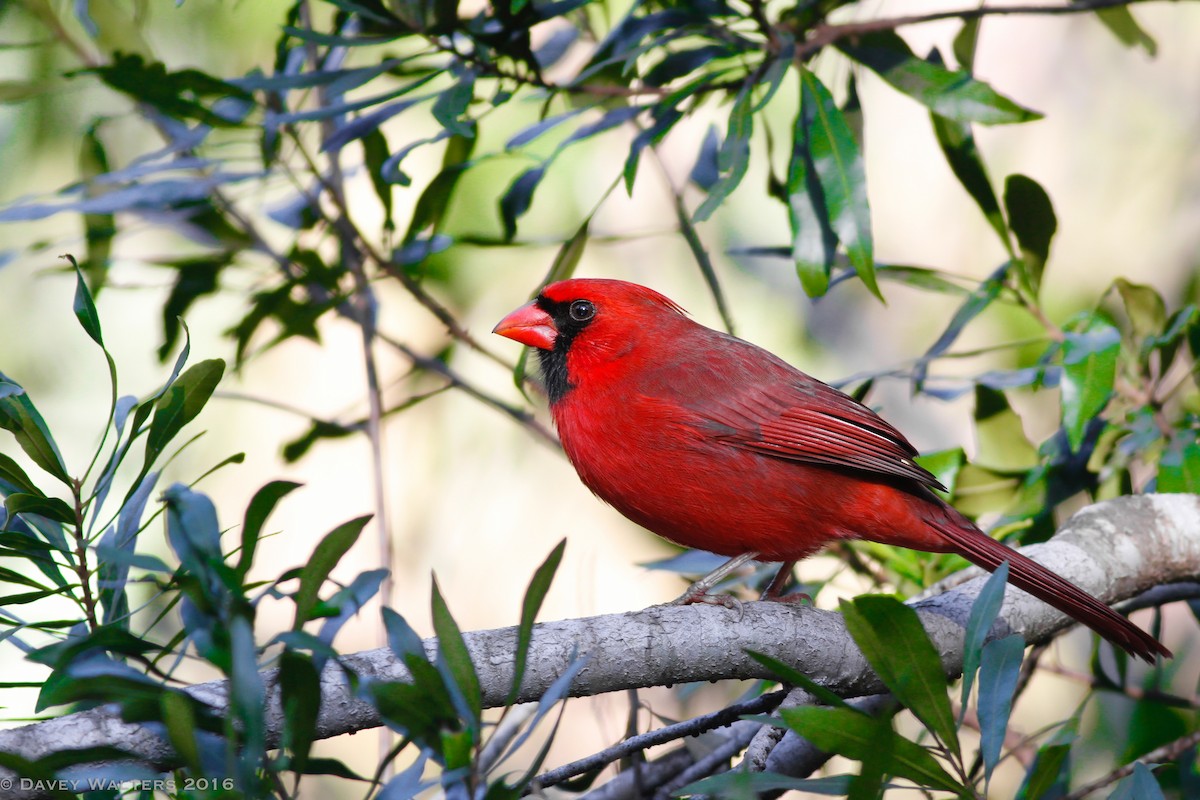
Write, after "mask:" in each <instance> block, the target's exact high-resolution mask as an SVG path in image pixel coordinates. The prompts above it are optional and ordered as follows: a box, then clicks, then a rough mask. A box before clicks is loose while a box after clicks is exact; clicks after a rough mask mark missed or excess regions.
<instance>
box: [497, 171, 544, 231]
mask: <svg viewBox="0 0 1200 800" xmlns="http://www.w3.org/2000/svg"><path fill="white" fill-rule="evenodd" d="M546 167H547V164H540V165H538V166H536V167H530V168H529V169H527V170H525V171H524V172H522V173H521V174H520V175H518V176H517V178H516V180H514V181H513V182H512V183H511V184H509V187H508V190H507V191H505V192H504V196H503V197H501V198H500V219H501V220H502V221H503V223H504V241H506V242H511V241H512V238H513V237H514V236H516V234H517V220H518V219H520V218H521V217H523V216H524V215H525V212H527V211H528V210H529V206H530V204H531V203H533V192H534V190H536V189H537V187H538V184H539V183H541V181H542V178H543V177H544V176H545V174H546Z"/></svg>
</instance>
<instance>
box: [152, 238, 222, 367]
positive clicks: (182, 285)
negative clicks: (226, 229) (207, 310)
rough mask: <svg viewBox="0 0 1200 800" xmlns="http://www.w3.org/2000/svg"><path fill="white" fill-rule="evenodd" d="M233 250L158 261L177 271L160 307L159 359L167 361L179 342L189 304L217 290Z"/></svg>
mask: <svg viewBox="0 0 1200 800" xmlns="http://www.w3.org/2000/svg"><path fill="white" fill-rule="evenodd" d="M235 252H236V251H234V250H232V249H231V250H229V251H226V252H224V253H220V254H218V255H216V256H211V257H209V256H200V257H197V258H180V259H175V260H173V261H164V262H160V263H161V264H162V265H163V266H166V267H169V268H171V269H174V270H175V271H176V276H175V283H174V284H173V285H172V286H171V293H170V294H168V295H167V301H166V302H165V303H164V304H163V308H162V324H163V343H162V345H160V346H159V348H158V358H159V360H160V361H166V360H167V356H169V355H170V354H171V350H173V349H174V347H175V342H176V341H178V340H179V333H180V331H181V330H182V328H183V321H182V318H183V316H184V315H185V314H187V312H188V309H190V308H191V307H192V304H193V303H195V302H196V300H198V299H199V298H201V297H204V296H207V295H211V294H213V293H215V292H216V291H217V287H218V282H219V279H220V275H221V270H223V269H224V268H225V267H228V266H229V265H230V263H231V262H232V261H233V257H234V253H235Z"/></svg>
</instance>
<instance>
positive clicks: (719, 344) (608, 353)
mask: <svg viewBox="0 0 1200 800" xmlns="http://www.w3.org/2000/svg"><path fill="white" fill-rule="evenodd" d="M495 332H496V333H499V334H501V335H503V336H507V337H508V338H510V339H514V340H516V341H518V342H521V343H523V344H526V345H529V346H532V347H535V348H537V352H538V355H539V357H540V359H541V362H542V368H543V374H544V377H545V380H546V389H547V393H548V394H549V397H550V409H551V412H552V414H553V416H554V421H555V424H556V426H557V428H558V432H559V436H560V438H561V439H562V444H563V448H564V449H565V450H566V453H567V456H568V457H569V458H570V460H571V463H572V464H574V465H575V469H576V470H577V471H578V473H579V477H580V478H581V479H582V480H583V482H584V484H586V485H587V486H588V488H590V489H591V490H592V491H593V492H595V493H596V494H597V495H598V496H599V497H600V498H602V499H603V500H605V501H607V502H608V503H610V504H611V505H612V506H613V507H615V508H616V509H617V510H618V511H620V512H621V513H622V514H624V515H625V516H627V517H628V518H629V519H631V520H633V521H634V522H636V523H638V524H639V525H642V526H643V527H645V528H647V529H649V530H651V531H653V532H654V533H656V534H658V535H659V536H662V537H664V538H666V539H670V540H671V541H673V542H677V543H679V544H681V545H685V546H687V547H696V548H699V549H702V550H708V551H711V552H714V553H719V554H722V555H728V556H738V555H742V554H745V553H755V554H757V557H758V558H760V559H761V560H763V561H783V562H791V561H797V560H799V559H802V558H805V557H806V556H809V555H811V554H812V553H814V552H816V551H817V550H819V549H821V548H822V547H824V546H825V545H827V544H828V543H830V542H831V541H835V540H838V539H868V540H871V541H875V542H882V543H885V544H890V545H899V546H902V547H909V548H913V549H916V550H925V551H929V552H939V553H945V552H951V553H958V554H959V555H961V556H963V557H965V558H966V559H967V560H969V561H971V562H972V563H975V564H978V565H979V566H981V567H984V568H985V569H988V570H994V569H995V568H996V567H998V566H999V565H1000V564H1001V563H1002V562H1003V561H1005V560H1008V561H1009V564H1010V571H1009V580H1010V582H1011V583H1013V584H1014V585H1015V586H1018V587H1020V588H1022V589H1024V590H1026V591H1028V592H1030V593H1031V594H1033V595H1035V596H1036V597H1039V598H1041V599H1042V600H1044V601H1045V602H1047V603H1049V604H1050V605H1052V606H1054V607H1055V608H1057V609H1059V610H1060V611H1062V612H1064V613H1066V614H1068V615H1070V616H1071V617H1073V618H1075V619H1077V620H1079V621H1080V622H1082V623H1084V624H1085V625H1088V626H1089V627H1091V628H1093V629H1094V630H1096V631H1097V632H1098V633H1100V634H1101V635H1102V636H1104V637H1105V638H1107V639H1108V640H1109V641H1111V642H1113V643H1114V644H1117V645H1119V646H1120V647H1122V648H1124V649H1125V650H1127V651H1128V652H1130V653H1131V654H1133V655H1137V656H1140V657H1142V658H1145V659H1147V660H1149V661H1153V659H1154V656H1155V654H1161V655H1166V656H1169V655H1170V652H1169V651H1168V650H1167V649H1166V648H1165V647H1163V645H1162V644H1160V643H1159V642H1158V641H1157V640H1156V639H1154V638H1153V637H1152V636H1150V635H1149V634H1147V633H1145V632H1144V631H1142V630H1141V629H1140V628H1138V627H1137V626H1135V625H1133V624H1132V623H1131V622H1129V620H1127V619H1125V618H1124V617H1122V616H1121V615H1120V614H1117V613H1116V612H1114V611H1113V610H1112V609H1110V608H1109V607H1108V606H1106V605H1105V604H1103V603H1101V602H1100V601H1099V600H1097V599H1096V598H1094V597H1092V596H1091V595H1089V594H1087V593H1086V592H1084V591H1083V590H1081V589H1079V588H1078V587H1076V586H1074V585H1073V584H1071V583H1069V582H1068V581H1066V580H1065V579H1063V578H1062V577H1060V576H1058V575H1056V574H1055V573H1053V572H1051V571H1049V570H1047V569H1046V568H1045V567H1042V566H1041V565H1039V564H1037V563H1036V562H1034V561H1031V560H1030V559H1028V558H1026V557H1025V556H1022V555H1021V554H1019V553H1017V552H1016V551H1014V550H1012V549H1011V548H1008V547H1006V546H1005V545H1003V544H1001V543H1000V542H998V541H996V540H995V539H992V538H991V537H989V536H987V534H985V533H983V532H982V531H980V530H979V528H977V527H976V526H975V525H974V524H973V523H972V522H971V521H970V520H968V519H967V518H966V517H964V516H963V515H962V514H960V513H959V512H958V511H956V510H955V509H954V508H952V507H951V506H949V505H947V504H946V503H945V502H943V501H942V500H941V499H940V498H939V497H938V496H937V495H935V494H934V493H933V492H932V491H931V489H933V488H941V487H940V486H939V484H938V482H937V480H936V479H935V478H934V477H933V475H931V474H930V473H929V472H927V471H926V470H925V469H923V468H922V467H920V466H919V465H918V464H916V463H915V462H914V461H913V456H915V455H916V454H917V451H916V449H915V448H914V447H913V446H912V445H911V444H909V442H908V441H907V440H906V439H905V438H904V436H903V435H902V434H901V433H900V432H899V431H897V430H896V429H895V428H893V427H892V426H891V425H889V424H888V423H887V422H886V421H884V420H883V419H882V418H881V417H879V416H878V415H877V414H875V412H873V411H871V410H870V409H869V408H867V407H865V406H863V405H862V404H860V403H858V402H857V401H855V400H854V399H852V398H850V397H848V396H847V395H845V394H843V393H842V392H839V391H838V390H836V389H834V388H832V387H831V386H828V385H826V384H824V383H821V382H820V381H818V380H816V379H815V378H812V377H810V376H808V375H806V374H804V373H803V372H800V371H799V370H797V369H795V368H794V367H792V366H790V365H789V364H787V363H786V362H784V361H782V360H781V359H779V358H777V357H776V356H774V355H772V354H771V353H769V352H767V351H766V350H763V349H762V348H760V347H757V346H755V345H753V344H750V343H749V342H745V341H743V340H741V339H738V338H736V337H734V336H730V335H728V334H725V333H721V332H719V331H714V330H712V329H710V328H706V327H704V326H702V325H700V324H698V323H696V322H693V321H692V320H691V319H689V318H688V317H686V316H685V315H684V314H683V312H682V310H681V309H680V308H679V307H678V306H676V305H675V304H674V303H672V302H671V301H670V300H668V299H667V298H665V297H663V296H662V295H661V294H659V293H657V292H655V291H653V290H651V289H647V288H645V287H643V286H638V285H636V284H631V283H625V282H623V281H613V280H583V279H574V280H568V281H562V282H559V283H555V284H551V285H550V286H547V287H546V288H545V289H544V290H543V291H542V293H541V294H540V295H539V296H538V298H537V299H536V300H534V301H533V302H531V303H529V304H527V305H525V306H522V307H521V308H519V309H517V310H516V311H514V312H513V313H511V314H509V315H508V316H507V317H505V318H504V320H502V321H501V322H500V324H499V325H497V326H496V329H495Z"/></svg>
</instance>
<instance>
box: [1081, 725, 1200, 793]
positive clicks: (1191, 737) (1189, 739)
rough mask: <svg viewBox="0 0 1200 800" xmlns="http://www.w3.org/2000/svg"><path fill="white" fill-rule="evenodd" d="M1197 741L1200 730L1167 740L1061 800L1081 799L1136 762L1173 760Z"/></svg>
mask: <svg viewBox="0 0 1200 800" xmlns="http://www.w3.org/2000/svg"><path fill="white" fill-rule="evenodd" d="M1198 743H1200V731H1194V732H1192V733H1189V734H1188V735H1187V736H1184V737H1182V738H1179V739H1176V740H1175V741H1173V742H1168V743H1167V744H1165V745H1163V746H1162V747H1160V748H1158V749H1157V750H1151V751H1150V752H1149V753H1146V755H1144V756H1142V757H1141V758H1139V759H1138V760H1137V761H1133V762H1130V763H1129V764H1126V765H1125V766H1123V767H1121V768H1120V769H1115V770H1113V771H1112V772H1110V773H1108V774H1107V775H1105V776H1104V777H1102V778H1097V779H1096V780H1094V781H1092V782H1091V783H1087V784H1084V785H1083V786H1080V787H1079V788H1078V789H1076V790H1075V791H1073V792H1071V793H1070V794H1065V795H1063V798H1062V800H1083V798H1084V797H1087V796H1088V795H1089V794H1091V793H1092V792H1095V791H1099V790H1100V789H1103V788H1104V787H1106V786H1109V785H1111V784H1114V783H1116V782H1117V781H1119V780H1121V778H1124V777H1125V776H1126V775H1129V774H1131V773H1132V772H1133V768H1134V767H1135V766H1137V764H1138V763H1142V764H1162V763H1165V762H1168V761H1174V760H1175V759H1176V758H1178V757H1179V756H1180V754H1182V753H1183V752H1185V751H1187V750H1189V749H1190V748H1192V747H1195V746H1196V745H1197V744H1198Z"/></svg>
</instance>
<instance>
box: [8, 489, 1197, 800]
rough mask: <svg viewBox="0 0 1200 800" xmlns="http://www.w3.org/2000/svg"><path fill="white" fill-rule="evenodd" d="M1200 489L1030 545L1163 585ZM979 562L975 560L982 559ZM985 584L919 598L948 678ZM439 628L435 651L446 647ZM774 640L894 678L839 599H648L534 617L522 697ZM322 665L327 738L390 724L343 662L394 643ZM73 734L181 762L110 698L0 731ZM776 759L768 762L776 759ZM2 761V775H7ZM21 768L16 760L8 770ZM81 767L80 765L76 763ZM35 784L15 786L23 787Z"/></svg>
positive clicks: (674, 677)
mask: <svg viewBox="0 0 1200 800" xmlns="http://www.w3.org/2000/svg"><path fill="white" fill-rule="evenodd" d="M1198 529H1200V497H1198V496H1195V495H1145V496H1131V497H1121V498H1117V499H1115V500H1110V501H1107V502H1104V503H1100V504H1097V505H1095V506H1091V507H1089V508H1086V509H1084V510H1083V511H1081V512H1079V513H1078V514H1076V515H1075V516H1074V517H1072V518H1071V519H1070V520H1069V521H1068V522H1067V523H1066V524H1065V525H1064V526H1063V528H1062V529H1061V530H1060V532H1059V533H1058V535H1056V536H1055V537H1054V538H1053V539H1051V540H1050V541H1049V542H1046V543H1045V544H1041V545H1034V546H1032V547H1028V548H1025V549H1024V552H1025V553H1026V554H1028V555H1030V556H1032V557H1033V558H1035V559H1037V560H1038V561H1040V562H1041V563H1043V564H1045V565H1046V566H1048V567H1049V568H1051V569H1053V570H1055V571H1056V572H1059V573H1060V574H1062V575H1063V576H1065V577H1067V578H1068V579H1070V580H1071V581H1073V582H1075V583H1076V584H1078V585H1079V586H1080V587H1081V588H1083V589H1085V590H1086V591H1089V592H1091V593H1092V594H1094V595H1096V596H1097V597H1099V598H1101V599H1103V600H1104V601H1106V602H1110V603H1111V602H1116V601H1119V600H1123V599H1127V598H1130V597H1134V596H1137V595H1139V594H1141V593H1142V592H1145V591H1146V590H1148V589H1150V588H1151V587H1154V586H1158V585H1161V584H1168V583H1178V582H1182V581H1189V580H1195V579H1196V578H1197V577H1200V536H1197V535H1196V531H1197V530H1198ZM976 571H977V570H976ZM982 585H983V578H982V577H978V578H975V579H972V580H969V581H967V582H965V583H962V584H961V585H959V586H957V587H955V588H953V589H951V590H949V591H946V592H944V593H942V594H938V595H936V596H933V597H928V598H926V599H924V600H921V601H919V602H916V603H914V607H915V608H916V609H917V611H918V613H919V614H920V617H921V620H922V623H923V624H924V626H925V629H926V631H927V632H928V633H929V635H930V638H931V639H932V640H933V643H934V645H935V646H936V647H937V648H938V651H939V652H941V653H942V654H943V656H942V659H943V665H944V667H945V671H946V675H947V677H954V676H957V675H958V674H959V673H960V672H961V670H962V657H963V653H962V645H963V630H964V628H965V626H966V621H967V618H968V616H969V614H970V610H971V605H972V603H973V602H974V600H975V598H976V596H977V595H978V593H979V591H980V589H981V588H982ZM1070 624H1071V620H1069V619H1068V618H1067V617H1065V616H1063V615H1062V614H1061V613H1059V612H1058V611H1056V610H1055V609H1053V608H1051V607H1050V606H1047V605H1045V604H1044V603H1042V602H1040V601H1038V600H1037V599H1035V598H1033V597H1032V596H1030V595H1028V594H1025V593H1024V592H1022V591H1020V590H1017V589H1015V588H1011V587H1010V589H1009V591H1008V592H1007V593H1006V596H1005V600H1004V607H1003V609H1002V611H1001V616H1000V619H998V620H997V622H996V625H995V626H994V628H993V631H992V634H993V636H997V637H999V636H1004V635H1007V634H1008V633H1011V632H1017V633H1020V634H1022V635H1023V636H1024V637H1025V640H1026V641H1027V642H1030V643H1038V642H1043V641H1045V640H1047V639H1049V638H1051V637H1052V636H1054V635H1055V634H1056V633H1058V632H1060V631H1061V630H1063V629H1064V628H1066V627H1068V626H1069V625H1070ZM465 638H466V642H467V647H468V648H469V650H470V652H471V656H472V660H473V661H474V663H475V664H476V668H477V669H478V670H479V672H480V675H479V678H480V683H481V686H482V691H483V701H484V704H485V705H486V706H489V707H496V706H500V705H503V704H504V702H505V700H506V698H507V695H508V693H509V688H510V684H511V682H512V678H513V664H514V662H513V652H514V649H515V646H516V629H515V628H501V629H496V630H487V631H475V632H472V633H467V634H465ZM436 646H437V642H436V640H434V639H427V640H426V641H425V648H426V651H427V652H428V653H429V654H430V655H431V656H432V655H434V653H435V651H436ZM747 650H754V651H759V652H763V653H766V654H768V655H771V656H773V657H775V658H778V659H780V660H782V661H784V662H786V663H789V664H792V665H795V666H796V668H797V669H800V670H802V671H804V672H805V673H807V674H808V675H810V676H811V677H812V678H813V679H814V680H815V681H817V682H818V683H820V684H822V685H824V686H826V687H828V688H829V689H831V690H832V691H834V692H836V693H837V694H839V695H842V696H844V697H861V696H865V695H871V694H877V693H879V692H881V691H883V690H884V687H883V684H882V683H881V682H880V681H879V680H878V678H877V677H876V676H875V674H874V672H873V671H872V670H871V668H870V666H869V665H868V664H867V662H866V659H865V658H864V657H863V655H862V653H861V652H860V651H859V650H858V648H857V647H856V646H855V645H854V642H853V640H852V639H851V637H850V635H849V634H848V633H847V631H846V627H845V625H844V624H843V621H842V617H841V615H840V614H837V613H835V612H832V611H823V610H819V609H815V608H811V607H807V606H800V607H797V606H791V605H788V604H783V603H762V602H755V603H747V604H745V606H744V610H743V615H742V617H741V619H738V618H737V617H736V615H735V614H734V613H733V612H731V611H730V610H729V609H725V608H722V607H716V606H707V605H695V606H655V607H652V608H648V609H645V610H642V611H632V612H628V613H624V614H608V615H604V616H598V617H588V618H583V619H571V620H562V621H559V622H548V623H542V624H540V625H538V626H536V628H535V629H534V633H533V639H532V644H531V652H530V655H529V659H528V664H527V670H526V673H525V679H524V682H523V684H522V687H521V691H520V692H519V695H518V697H517V702H528V701H532V700H536V699H537V698H539V697H540V696H541V695H542V694H543V693H544V692H545V691H546V690H547V689H548V688H549V686H550V684H551V683H552V682H553V681H554V680H555V679H556V678H557V677H558V676H559V675H560V674H561V673H562V672H563V670H564V669H566V667H567V665H568V664H570V663H571V662H572V660H573V659H574V658H576V657H578V656H581V655H582V656H586V657H588V663H587V666H586V667H584V669H583V670H582V671H581V672H580V673H579V676H578V677H577V679H576V681H575V683H574V684H573V685H572V687H571V690H570V695H571V696H574V697H582V696H591V695H597V694H604V693H607V692H613V691H621V690H625V689H630V688H641V687H647V686H661V685H666V684H675V683H683V682H689V681H716V680H730V679H748V678H750V679H755V678H771V677H772V676H771V674H770V672H769V671H768V670H767V669H766V668H765V667H763V666H762V665H761V664H760V663H759V662H757V661H755V660H754V659H752V658H750V657H749V656H748V655H746V651H747ZM340 663H341V666H340V667H339V666H338V665H337V664H331V665H330V666H328V667H327V668H326V670H325V672H324V673H323V675H322V679H321V685H322V704H321V712H320V717H319V720H318V724H317V728H318V737H319V738H329V737H331V736H337V735H340V734H344V733H351V732H354V731H358V730H363V729H365V728H371V727H375V726H377V725H379V724H380V719H379V716H378V714H377V713H376V712H375V711H374V710H373V709H372V708H370V707H369V706H368V705H367V704H366V703H364V702H362V701H360V700H358V699H357V698H355V697H354V696H353V694H352V692H351V691H350V689H349V688H348V686H347V682H346V679H345V676H344V674H343V672H342V670H343V669H346V670H350V671H353V672H354V673H357V674H358V675H359V676H361V677H364V678H371V679H373V680H387V681H403V680H406V679H407V676H408V673H407V671H406V670H405V668H404V667H403V666H402V665H401V664H400V663H398V661H397V659H395V658H394V657H393V655H392V653H391V652H390V651H389V650H387V649H379V650H368V651H364V652H361V653H356V654H353V655H349V656H345V657H343V658H342V659H341V662H340ZM264 679H265V681H266V682H267V685H268V686H269V687H272V688H271V693H270V695H269V696H270V698H271V700H270V707H269V708H268V711H267V729H268V739H269V742H270V743H271V745H272V746H274V745H276V744H278V742H279V739H280V732H281V730H282V728H283V724H284V718H283V714H282V711H281V710H280V708H279V703H278V694H277V691H276V689H275V688H274V687H275V681H276V672H275V671H274V670H268V671H266V672H264ZM189 691H190V692H191V693H192V694H193V695H194V696H195V697H197V698H199V699H201V700H203V701H205V702H207V703H209V704H210V705H212V706H213V707H214V708H217V709H222V708H224V707H225V705H226V686H225V684H224V682H221V681H214V682H211V683H206V684H200V685H197V686H194V687H192V688H191V689H190V690H189ZM66 742H69V743H71V745H72V746H73V747H77V748H85V747H95V746H100V745H107V746H114V747H119V748H122V749H124V750H126V751H128V752H130V753H131V754H132V755H133V757H134V758H136V759H137V760H138V761H141V762H143V763H145V764H148V765H151V766H153V767H155V768H157V769H164V770H165V769H169V768H172V767H174V766H177V765H178V763H179V761H178V758H177V757H176V755H175V754H174V752H173V751H172V750H171V748H170V746H169V745H168V744H167V742H166V741H165V740H164V739H163V738H162V737H160V736H159V735H158V734H157V733H156V732H155V731H154V730H152V729H151V728H149V727H146V726H140V725H135V724H130V723H126V722H123V721H122V720H121V719H120V715H119V713H118V711H117V710H116V709H114V708H113V707H111V706H106V707H103V708H97V709H91V710H88V711H83V712H79V713H75V714H70V715H67V716H64V717H61V718H58V719H54V720H49V721H46V722H41V723H37V724H33V725H27V726H24V727H21V728H14V729H11V730H7V731H0V752H5V753H11V754H15V755H19V756H21V757H23V758H26V759H30V760H36V759H38V758H40V757H41V756H44V755H47V754H49V753H51V752H54V751H58V750H61V749H62V748H63V744H64V743H66ZM769 766H770V765H769ZM3 774H4V773H3V772H0V775H3ZM10 774H11V773H10ZM76 774H78V770H76ZM22 796H33V795H13V797H22Z"/></svg>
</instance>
